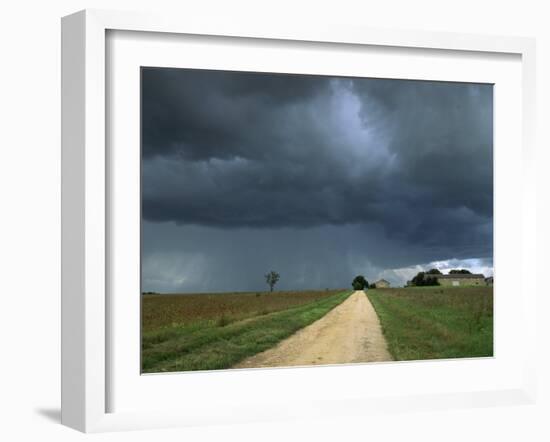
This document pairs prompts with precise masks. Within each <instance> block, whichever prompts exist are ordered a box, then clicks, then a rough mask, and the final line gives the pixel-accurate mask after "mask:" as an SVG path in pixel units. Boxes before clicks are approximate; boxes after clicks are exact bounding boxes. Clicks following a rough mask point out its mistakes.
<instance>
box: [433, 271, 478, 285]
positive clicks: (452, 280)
mask: <svg viewBox="0 0 550 442" xmlns="http://www.w3.org/2000/svg"><path fill="white" fill-rule="evenodd" d="M428 276H432V277H436V278H437V281H438V282H439V284H440V285H442V286H448V287H449V286H450V287H459V286H460V287H463V286H482V285H487V282H486V281H485V275H482V274H472V273H453V274H452V275H428Z"/></svg>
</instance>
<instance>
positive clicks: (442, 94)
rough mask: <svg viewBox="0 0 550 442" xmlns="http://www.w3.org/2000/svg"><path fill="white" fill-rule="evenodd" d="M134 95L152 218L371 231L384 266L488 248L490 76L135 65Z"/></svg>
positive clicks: (221, 226) (478, 253)
mask: <svg viewBox="0 0 550 442" xmlns="http://www.w3.org/2000/svg"><path fill="white" fill-rule="evenodd" d="M142 94H143V98H142V141H143V145H142V149H143V163H142V179H143V181H142V183H143V201H142V202H143V218H144V219H145V220H146V221H148V222H150V223H151V225H154V224H155V223H162V222H174V223H175V224H178V225H181V226H202V227H209V228H214V229H218V230H220V231H223V230H227V229H229V230H232V231H233V232H235V231H236V229H237V230H239V229H240V230H243V229H244V231H246V229H248V230H249V231H252V230H254V231H262V230H263V231H264V232H270V234H274V233H273V232H275V231H276V230H277V229H290V230H292V229H299V230H303V229H305V228H321V229H323V228H324V227H326V226H335V227H338V226H340V227H341V228H343V229H345V228H348V229H352V230H353V231H354V232H355V234H356V236H355V237H356V238H357V232H368V234H365V235H366V236H365V238H367V237H368V238H370V241H371V242H372V241H373V239H372V235H371V233H372V232H375V231H376V232H378V234H377V235H378V237H384V238H385V239H384V241H385V245H384V247H385V249H384V251H382V250H379V251H378V253H377V254H376V255H377V258H376V259H377V263H376V264H377V265H393V267H396V266H399V265H408V264H416V263H421V262H430V261H433V260H438V259H447V258H450V257H455V258H469V257H489V256H491V255H492V204H493V198H492V191H493V188H492V180H493V175H492V87H491V86H489V85H474V84H459V83H435V82H420V81H403V80H398V81H396V80H375V79H372V80H371V79H345V78H329V77H318V76H316V77H313V76H294V75H273V74H255V73H234V72H233V73H232V72H222V71H194V70H180V69H144V70H143V71H142ZM346 226H348V227H346ZM349 226H352V227H349ZM353 226H356V227H353ZM357 228H358V229H359V230H357ZM350 231H351V230H350ZM327 232H328V230H327ZM331 232H332V230H331ZM243 241H244V239H243ZM281 241H283V240H282V239H281ZM379 243H381V242H379ZM359 248H360V247H359ZM396 251H399V253H398V255H399V256H400V258H399V260H398V261H399V262H397V261H396V258H395V256H396ZM218 252H219V251H218ZM386 255H387V259H385V258H384V256H386ZM392 260H393V261H392ZM390 262H392V263H393V264H390Z"/></svg>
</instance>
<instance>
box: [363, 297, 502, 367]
mask: <svg viewBox="0 0 550 442" xmlns="http://www.w3.org/2000/svg"><path fill="white" fill-rule="evenodd" d="M367 296H368V298H369V299H370V301H371V302H372V304H373V306H374V309H375V310H376V312H377V314H378V317H379V318H380V323H381V325H382V330H383V332H384V336H385V337H386V340H387V342H388V347H389V351H390V353H391V354H392V356H393V357H394V359H395V360H422V359H446V358H463V357H483V356H493V289H492V287H471V288H470V287H464V288H442V287H438V288H432V287H429V288H425V289H421V288H416V289H410V288H407V289H384V290H369V291H368V295H367Z"/></svg>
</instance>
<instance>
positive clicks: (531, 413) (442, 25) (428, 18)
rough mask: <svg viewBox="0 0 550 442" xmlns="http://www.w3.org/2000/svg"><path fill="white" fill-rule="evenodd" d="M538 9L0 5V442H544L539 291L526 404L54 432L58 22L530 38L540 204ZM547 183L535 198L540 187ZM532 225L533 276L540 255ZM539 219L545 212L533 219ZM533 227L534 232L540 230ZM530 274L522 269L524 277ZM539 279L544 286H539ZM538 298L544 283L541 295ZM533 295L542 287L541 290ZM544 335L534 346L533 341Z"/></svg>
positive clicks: (543, 16) (543, 143)
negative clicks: (191, 19)
mask: <svg viewBox="0 0 550 442" xmlns="http://www.w3.org/2000/svg"><path fill="white" fill-rule="evenodd" d="M545 3H547V2H544V1H534V0H523V1H521V2H519V1H516V2H503V1H502V0H500V1H496V0H495V1H493V0H486V1H480V0H461V1H456V2H443V1H441V0H415V1H407V0H387V1H380V0H379V1H370V0H360V1H348V0H339V1H333V2H322V1H321V0H317V1H311V2H310V1H305V0H302V1H299V0H277V1H273V0H271V1H268V2H262V1H247V0H231V1H227V0H225V1H224V0H220V1H215V0H201V1H199V0H197V1H182V0H180V1H168V0H154V1H153V0H149V1H147V0H110V1H106V0H88V1H81V0H71V1H69V0H52V1H37V0H19V1H14V0H10V1H9V2H4V3H3V4H2V6H0V45H1V46H0V47H1V51H0V64H1V68H0V153H1V157H0V158H1V159H0V276H1V281H2V282H1V283H0V288H1V294H0V296H1V299H0V416H1V417H0V422H1V423H0V439H3V440H6V441H18V440H37V439H39V438H40V439H47V440H50V439H51V440H59V441H73V440H83V439H84V438H86V437H93V438H94V440H102V441H103V440H105V441H126V440H132V441H141V440H143V441H146V440H147V441H148V440H150V439H152V438H155V439H163V440H180V441H181V440H183V439H186V440H193V441H194V440H208V441H214V440H216V441H218V440H222V441H224V442H225V441H232V440H239V441H245V440H262V441H279V440H281V439H289V440H304V441H305V440H322V441H324V440H327V441H328V440H334V439H336V440H366V439H367V438H368V439H371V440H377V441H385V440H434V441H439V440H445V441H449V442H450V441H455V440H456V441H458V440H460V441H464V440H483V439H485V440H489V439H491V440H499V441H508V440H510V441H512V440H514V441H515V440H528V441H538V440H548V439H549V435H550V429H549V428H548V426H547V425H546V421H547V418H548V416H549V415H550V382H549V376H548V373H550V359H549V349H550V345H548V341H547V339H548V338H550V327H549V323H550V322H549V321H546V313H545V312H548V311H550V302H549V301H548V297H550V294H548V293H542V292H541V294H540V308H539V311H540V319H541V321H540V324H539V328H540V337H539V348H540V350H541V355H540V372H541V374H542V376H541V379H540V391H541V395H540V399H539V402H538V404H537V405H533V406H523V407H500V408H490V409H479V410H457V411H440V412H424V413H413V414H399V415H378V416H368V417H365V418H363V419H360V420H358V419H356V418H354V419H351V418H350V419H338V420H333V421H324V422H289V423H283V424H255V425H248V426H231V427H215V428H206V429H205V428H198V429H184V430H161V431H156V432H150V431H147V432H133V433H117V434H102V435H95V436H85V435H82V434H80V433H77V432H75V431H73V430H69V429H67V428H64V427H62V426H60V425H59V406H60V401H59V388H60V382H59V367H60V363H59V358H60V345H59V341H60V326H59V323H60V293H59V292H60V248H59V240H60V192H59V190H60V56H61V54H60V17H61V16H63V15H66V14H69V13H72V12H74V11H76V10H79V9H83V8H111V9H123V10H155V11H159V10H161V11H162V10H163V9H164V8H166V10H168V11H169V12H171V13H173V14H199V15H207V14H215V15H218V16H227V19H228V20H230V19H231V18H230V17H231V15H245V16H247V17H249V19H250V20H254V19H255V18H257V17H264V18H265V17H266V16H267V17H270V19H272V20H273V21H285V20H289V19H292V20H298V21H303V22H304V23H307V22H309V21H316V22H327V23H329V22H339V23H350V24H356V25H357V24H359V25H366V26H373V27H383V28H407V29H425V30H448V31H457V32H475V33H486V34H510V35H524V36H534V37H537V39H538V80H539V84H538V87H539V89H538V109H539V115H538V125H539V137H538V144H539V149H540V151H541V153H540V161H539V180H540V181H539V183H540V189H541V193H543V192H544V193H545V194H546V195H548V190H545V189H548V188H550V186H549V184H550V183H549V179H548V175H549V174H548V172H547V169H548V166H549V165H550V163H549V159H550V155H549V153H548V150H549V147H550V143H549V141H550V137H549V135H548V132H547V130H546V127H547V122H549V121H550V104H549V102H548V100H550V93H549V92H550V86H549V85H548V82H547V79H550V26H549V25H548V23H549V22H550V13H549V12H548V11H547V10H546V9H545ZM544 186H546V187H544ZM542 199H545V200H550V198H548V197H546V198H541V206H540V209H541V218H540V219H539V235H540V236H539V239H540V241H539V247H540V248H539V256H538V258H539V259H538V264H537V266H538V268H537V271H538V274H540V275H541V276H542V275H544V273H543V271H544V270H545V269H544V268H543V267H544V266H545V264H546V263H547V262H548V259H547V256H546V255H547V254H546V253H545V248H546V249H547V247H548V245H549V241H548V239H549V235H548V226H550V222H549V216H548V215H549V213H548V204H547V203H546V202H544V207H542V205H543V202H542ZM543 210H544V211H543ZM545 226H546V228H545ZM543 229H544V230H545V231H543ZM534 271H535V269H533V272H534ZM541 279H542V278H541ZM541 287H542V284H541ZM542 288H543V287H542ZM543 338H545V339H543Z"/></svg>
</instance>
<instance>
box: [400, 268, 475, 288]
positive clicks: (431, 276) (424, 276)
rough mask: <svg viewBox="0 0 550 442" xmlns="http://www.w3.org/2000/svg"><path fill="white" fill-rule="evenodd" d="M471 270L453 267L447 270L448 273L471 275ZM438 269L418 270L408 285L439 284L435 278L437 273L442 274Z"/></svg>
mask: <svg viewBox="0 0 550 442" xmlns="http://www.w3.org/2000/svg"><path fill="white" fill-rule="evenodd" d="M471 273H472V272H470V271H469V270H466V269H453V270H450V271H449V275H457V274H462V275H471ZM442 274H443V273H441V272H440V271H439V270H438V269H430V270H428V271H427V272H418V273H417V274H416V276H415V277H414V278H413V279H411V281H410V285H414V286H417V287H423V286H430V285H431V286H433V285H440V284H439V281H438V280H437V275H442Z"/></svg>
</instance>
